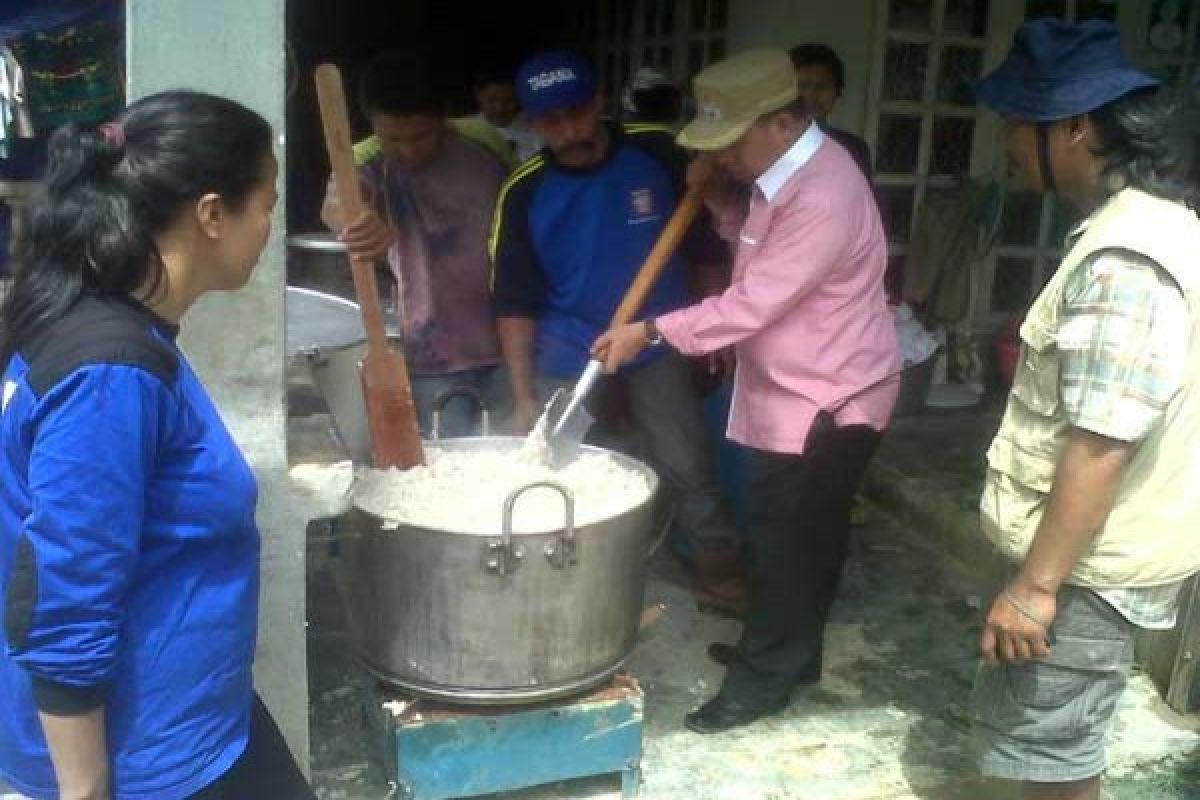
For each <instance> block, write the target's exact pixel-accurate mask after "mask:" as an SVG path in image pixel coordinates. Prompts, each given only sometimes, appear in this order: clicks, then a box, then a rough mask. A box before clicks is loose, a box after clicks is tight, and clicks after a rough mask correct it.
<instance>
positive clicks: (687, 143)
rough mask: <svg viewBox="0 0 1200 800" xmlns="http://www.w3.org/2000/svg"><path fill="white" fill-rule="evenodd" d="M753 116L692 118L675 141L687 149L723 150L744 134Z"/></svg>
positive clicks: (752, 120) (751, 123)
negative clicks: (720, 119) (724, 119)
mask: <svg viewBox="0 0 1200 800" xmlns="http://www.w3.org/2000/svg"><path fill="white" fill-rule="evenodd" d="M755 119H756V118H755V117H750V118H749V119H744V120H737V121H730V122H709V121H707V120H700V119H697V120H692V121H691V122H690V123H688V124H687V125H685V126H684V128H683V130H681V131H680V132H679V135H678V136H676V137H675V141H676V142H678V143H679V145H680V146H681V147H686V148H688V149H689V150H724V149H725V148H726V147H729V145H731V144H733V143H734V142H736V141H737V140H738V139H740V138H742V137H743V136H745V135H746V131H748V130H750V127H751V126H752V125H753V124H754V122H755Z"/></svg>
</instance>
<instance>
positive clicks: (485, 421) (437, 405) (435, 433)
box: [429, 386, 492, 442]
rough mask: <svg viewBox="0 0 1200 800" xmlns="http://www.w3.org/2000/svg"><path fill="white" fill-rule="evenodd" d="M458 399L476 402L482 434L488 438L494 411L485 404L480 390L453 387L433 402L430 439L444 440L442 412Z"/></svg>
mask: <svg viewBox="0 0 1200 800" xmlns="http://www.w3.org/2000/svg"><path fill="white" fill-rule="evenodd" d="M456 397H465V398H467V399H468V400H473V401H474V402H475V407H476V408H478V409H479V416H480V426H481V432H482V433H483V435H484V436H487V435H488V433H489V432H490V431H489V429H490V428H491V415H492V411H491V409H490V408H488V406H487V404H486V403H484V402H483V395H481V394H480V393H479V390H478V389H473V388H471V387H470V386H451V387H450V388H449V389H447V390H446V391H444V392H442V393H441V394H439V395H438V396H437V397H435V398H434V400H433V414H432V417H433V420H432V425H431V427H432V428H433V430H432V431H430V433H429V438H430V439H432V440H433V441H435V442H436V441H437V440H438V439H441V438H442V412H443V411H445V410H446V405H447V404H448V403H449V402H450V401H451V400H453V399H454V398H456Z"/></svg>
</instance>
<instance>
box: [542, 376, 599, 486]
mask: <svg viewBox="0 0 1200 800" xmlns="http://www.w3.org/2000/svg"><path fill="white" fill-rule="evenodd" d="M603 369H604V365H603V364H601V363H600V362H599V361H590V362H588V365H587V369H585V370H584V371H583V375H582V376H580V378H579V381H578V382H577V383H576V384H575V388H574V389H570V390H568V389H559V390H557V391H555V392H554V394H553V395H551V397H550V402H549V403H547V404H546V410H545V411H543V412H542V416H541V418H540V419H539V420H538V424H537V428H535V430H542V431H545V434H546V452H547V456H548V460H549V462H550V466H552V467H554V468H555V469H559V468H561V467H565V466H566V465H567V464H570V463H571V462H572V461H574V460H575V459H576V458H577V457H578V456H579V451H580V449H581V448H582V447H583V439H584V437H585V436H587V433H588V431H589V430H591V427H592V424H593V423H595V421H596V419H595V417H593V416H592V415H591V413H590V412H588V410H587V405H586V404H585V403H584V401H585V400H586V399H587V396H588V392H590V391H591V390H592V387H593V386H595V385H596V381H597V380H598V379H599V378H600V373H601V372H602V371H603Z"/></svg>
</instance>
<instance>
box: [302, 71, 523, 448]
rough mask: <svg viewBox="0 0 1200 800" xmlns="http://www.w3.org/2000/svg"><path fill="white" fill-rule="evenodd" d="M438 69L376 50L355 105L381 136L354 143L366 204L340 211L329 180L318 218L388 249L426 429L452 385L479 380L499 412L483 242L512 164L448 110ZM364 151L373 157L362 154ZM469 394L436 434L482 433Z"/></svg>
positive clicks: (354, 244)
mask: <svg viewBox="0 0 1200 800" xmlns="http://www.w3.org/2000/svg"><path fill="white" fill-rule="evenodd" d="M438 84H439V79H438V76H437V74H436V71H435V70H434V69H433V68H432V66H431V65H430V64H429V63H427V62H426V61H425V60H424V59H422V58H420V57H417V56H410V55H407V54H399V53H385V54H382V55H380V56H377V57H376V58H375V59H374V60H373V61H372V62H371V64H370V65H369V66H368V68H367V70H366V72H365V73H364V74H363V78H362V83H361V86H360V90H359V102H360V105H361V107H362V109H363V112H364V113H365V114H366V116H367V118H368V119H369V120H370V123H371V129H372V132H373V133H374V138H373V142H377V145H375V146H374V147H372V144H371V143H370V142H368V143H367V144H366V145H360V146H359V147H357V148H355V150H356V153H355V154H356V157H357V158H356V160H358V161H359V164H360V166H359V177H360V179H361V181H362V185H363V192H364V198H365V199H366V201H367V204H368V206H369V208H368V210H367V211H366V212H364V214H363V215H362V216H361V217H360V218H359V219H357V220H353V221H347V220H344V219H343V218H342V215H341V212H340V209H339V207H338V204H337V198H336V196H335V195H334V193H333V191H332V189H331V190H330V191H328V192H327V194H326V198H325V205H324V208H323V209H322V214H321V216H322V219H323V220H324V221H325V223H326V224H327V225H328V226H329V227H330V228H331V229H334V230H340V231H341V232H342V233H341V236H342V240H343V241H345V243H346V245H347V247H348V249H349V251H350V253H351V254H352V255H357V256H359V257H363V258H368V259H371V260H372V261H374V260H378V259H380V258H383V257H385V256H386V258H387V261H388V265H389V266H390V267H391V271H392V275H393V276H394V277H395V280H396V310H397V313H398V315H399V317H400V321H401V331H402V333H403V338H404V353H405V357H406V358H407V360H408V367H409V372H410V373H411V377H412V388H413V399H414V400H415V402H416V406H417V416H418V419H419V421H420V424H421V428H422V430H423V431H424V432H425V433H426V434H427V435H428V434H429V433H430V430H431V416H432V408H433V405H434V403H435V401H436V400H437V398H438V397H439V396H440V395H441V394H442V393H444V392H446V391H448V390H451V389H456V388H467V389H472V390H474V391H476V392H478V393H479V394H480V396H481V397H482V399H483V401H484V403H486V404H487V405H488V406H490V407H492V408H493V410H498V411H500V412H501V413H503V409H502V408H496V407H497V406H505V405H507V403H506V402H505V399H504V398H505V396H506V395H507V392H505V391H503V389H502V388H501V386H500V385H499V381H500V380H501V378H502V376H501V375H500V372H501V371H499V370H497V369H496V366H497V364H498V363H499V361H500V347H499V342H498V339H497V337H496V326H495V320H494V318H493V315H492V310H491V290H490V287H489V285H488V284H489V277H488V276H489V274H490V271H491V265H490V261H489V257H488V249H487V241H488V234H489V230H490V226H491V218H492V209H493V206H494V204H495V199H496V196H497V194H498V193H499V190H500V184H501V182H502V181H503V180H504V176H505V173H506V169H505V167H504V165H503V164H502V163H501V162H500V160H499V159H498V158H496V157H495V155H494V154H493V153H491V152H489V151H488V150H487V149H485V148H484V147H482V146H481V145H479V144H478V143H476V142H475V141H473V140H470V139H467V138H465V137H464V136H462V135H461V134H460V133H458V132H457V131H456V130H454V129H453V128H452V127H451V126H450V125H449V124H448V121H447V119H446V112H445V103H444V99H443V97H442V95H441V93H440V91H439V90H438ZM364 156H365V157H364ZM474 412H475V409H474V408H473V406H472V404H471V403H470V402H469V401H468V400H467V399H466V398H456V399H453V400H451V401H450V402H449V404H448V405H447V406H446V408H445V410H444V413H443V415H442V424H441V430H440V433H441V435H443V436H461V435H467V434H470V433H472V432H473V431H474V427H475V426H474Z"/></svg>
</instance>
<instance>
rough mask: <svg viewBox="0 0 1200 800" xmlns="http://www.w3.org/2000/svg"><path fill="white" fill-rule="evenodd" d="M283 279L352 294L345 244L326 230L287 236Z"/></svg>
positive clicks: (324, 289)
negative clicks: (285, 269) (285, 271)
mask: <svg viewBox="0 0 1200 800" xmlns="http://www.w3.org/2000/svg"><path fill="white" fill-rule="evenodd" d="M287 248H288V257H287V282H288V283H289V284H292V285H297V286H304V287H307V288H311V289H320V290H321V291H325V292H332V293H334V294H339V295H345V296H347V297H350V296H353V294H354V282H353V280H352V279H351V277H350V262H349V260H348V259H347V258H346V245H344V244H343V243H342V242H341V241H339V240H338V238H337V234H334V233H329V232H326V231H322V232H318V233H297V234H293V235H291V236H289V237H287Z"/></svg>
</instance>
